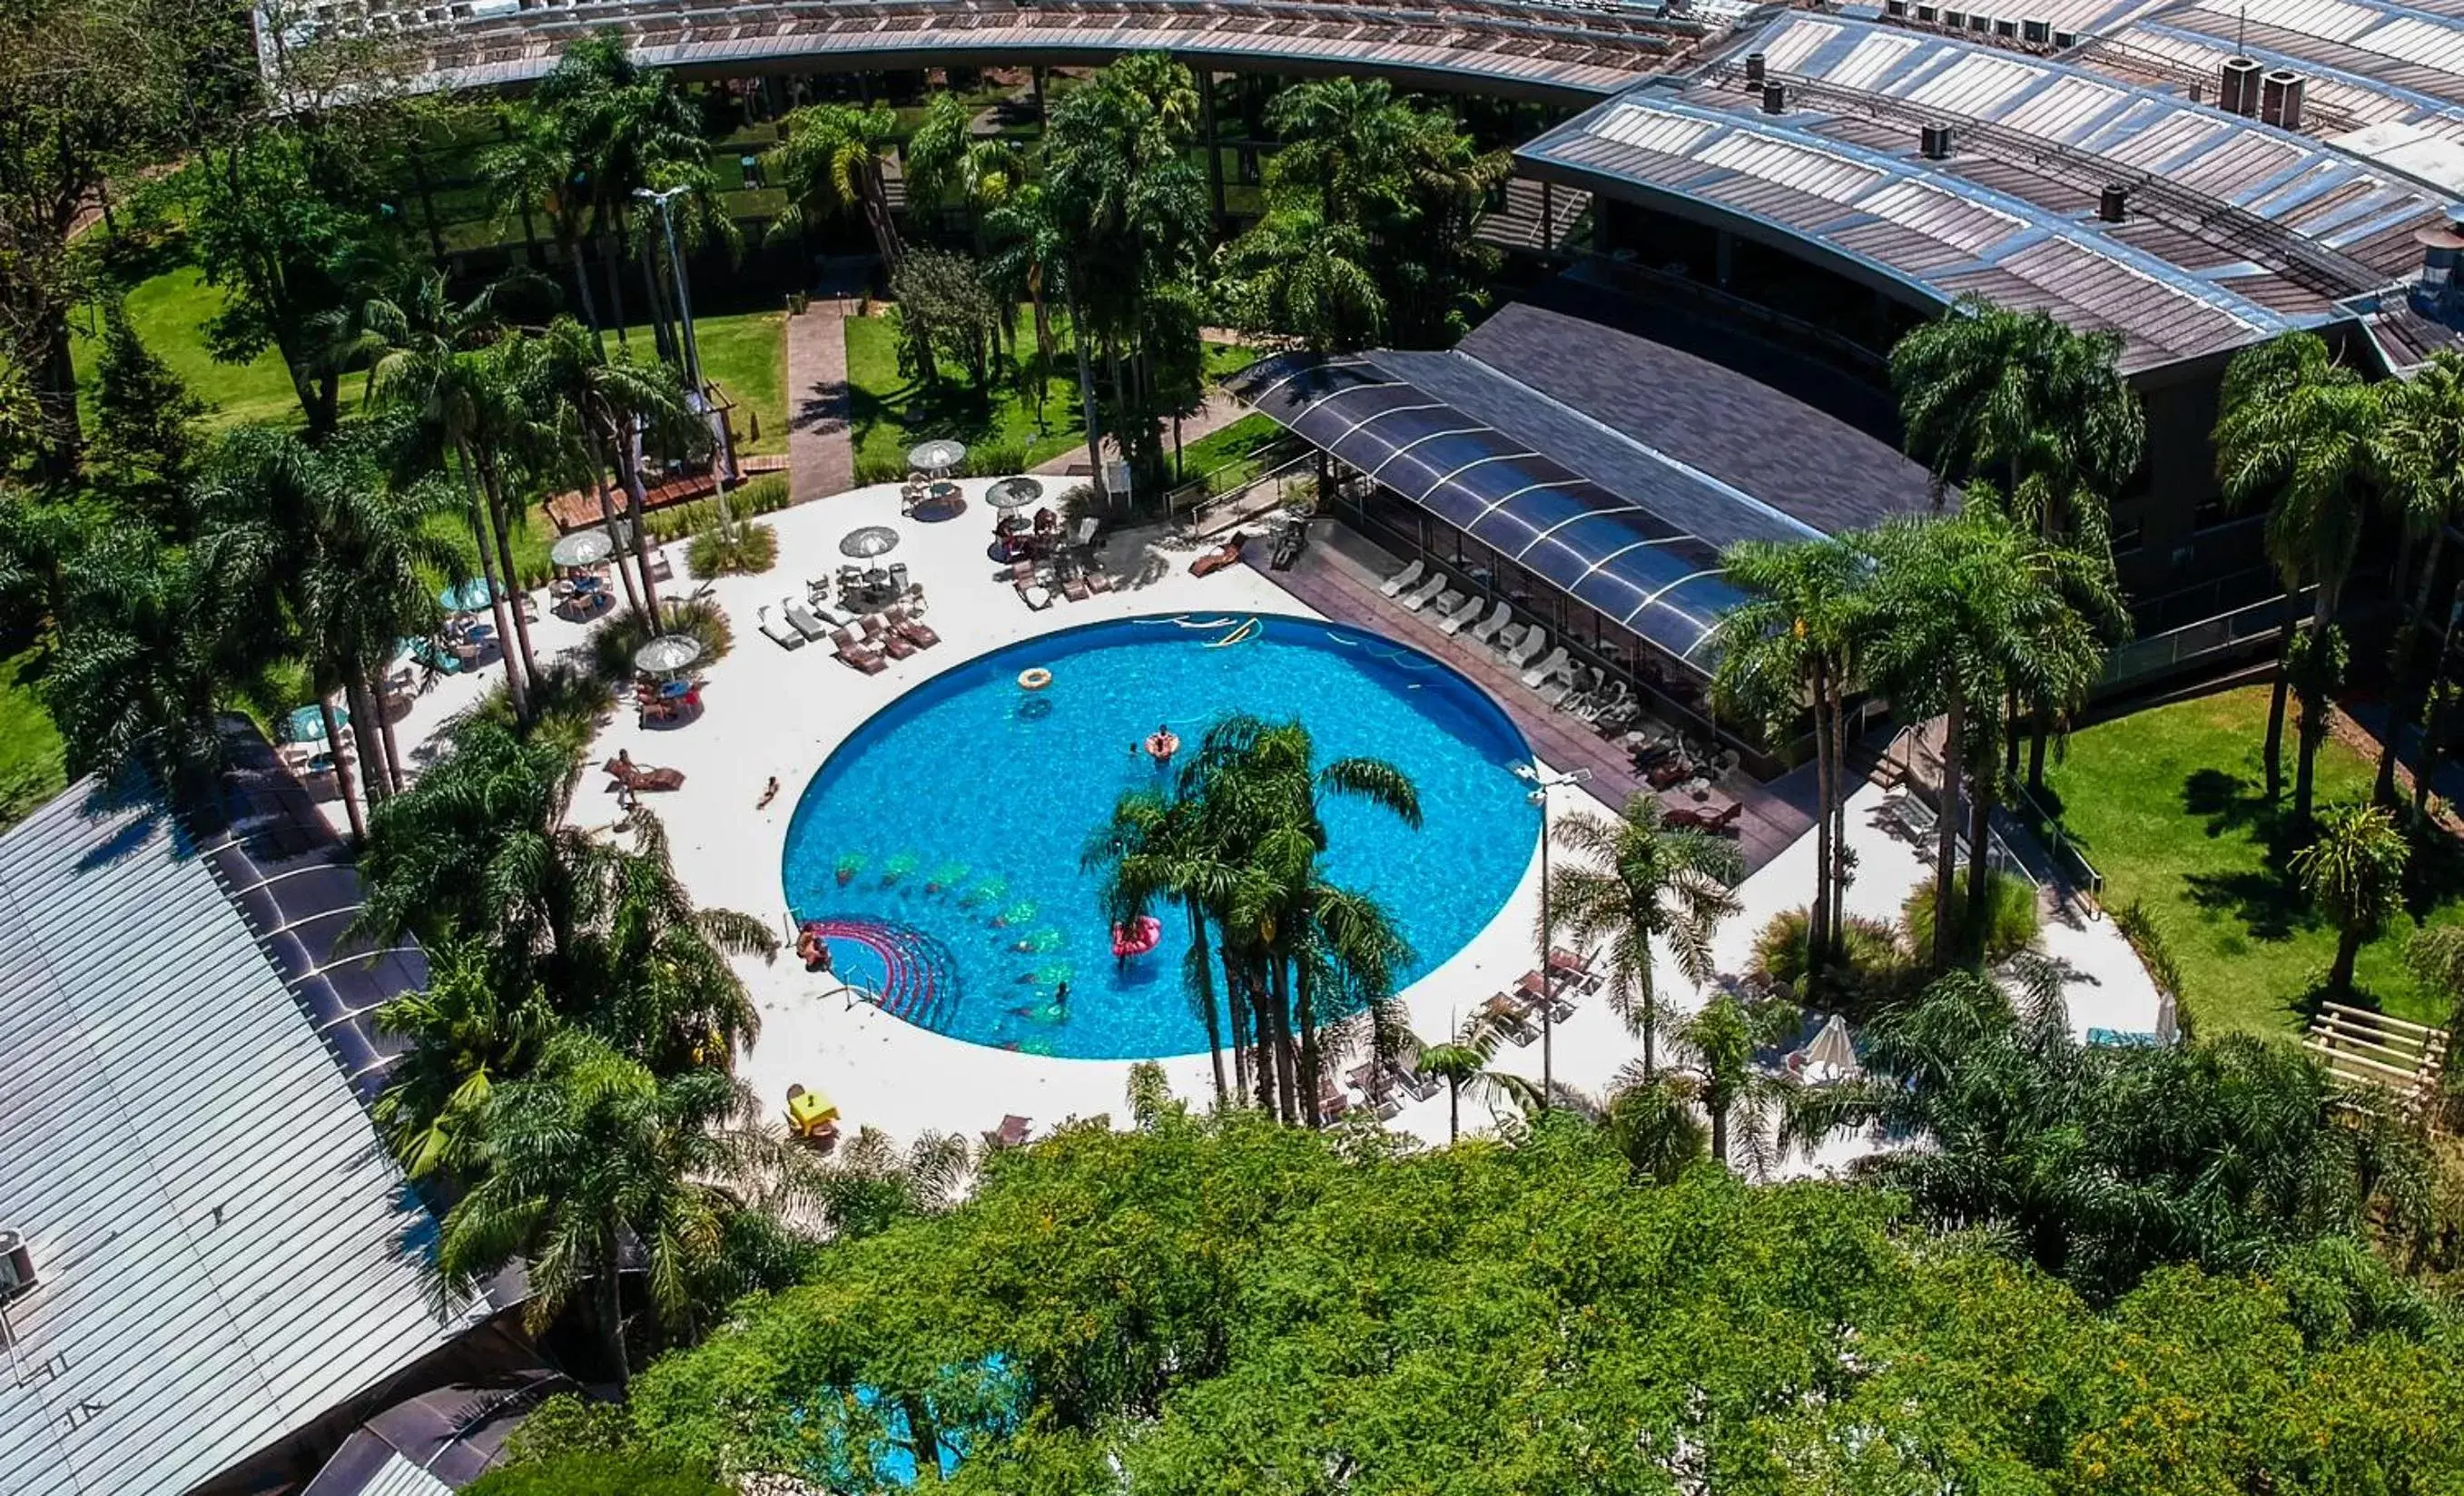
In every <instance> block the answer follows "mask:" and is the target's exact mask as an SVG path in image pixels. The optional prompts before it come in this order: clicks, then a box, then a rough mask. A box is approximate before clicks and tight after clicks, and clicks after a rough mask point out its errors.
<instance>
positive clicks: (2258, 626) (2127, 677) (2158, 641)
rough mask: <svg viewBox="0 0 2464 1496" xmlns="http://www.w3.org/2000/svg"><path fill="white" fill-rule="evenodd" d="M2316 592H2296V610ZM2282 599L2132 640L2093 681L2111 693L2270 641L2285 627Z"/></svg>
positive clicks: (2246, 606) (2268, 600) (2115, 654)
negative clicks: (2102, 673) (2116, 689)
mask: <svg viewBox="0 0 2464 1496" xmlns="http://www.w3.org/2000/svg"><path fill="white" fill-rule="evenodd" d="M2316 591H2317V589H2316V588H2315V587H2314V588H2306V589H2304V590H2303V592H2302V594H2301V606H2302V608H2303V610H2305V611H2306V610H2307V609H2308V607H2309V605H2310V599H2311V597H2312V595H2313V594H2314V593H2315V592H2316ZM2284 607H2285V604H2284V599H2282V598H2281V597H2272V598H2262V599H2260V600H2259V601H2258V602H2255V603H2251V604H2247V605H2243V606H2241V607H2237V608H2234V609H2233V611H2231V612H2228V613H2219V614H2217V615H2216V616H2215V617H2213V618H2205V619H2201V620H2200V621H2199V622H2197V623H2195V624H2186V625H2184V626H2183V627H2179V628H2175V629H2170V630H2168V631H2167V632H2165V633H2161V634H2155V635H2152V636H2150V637H2148V638H2145V639H2134V640H2132V641H2131V642H2130V643H2128V644H2125V645H2123V647H2122V648H2121V649H2116V650H2114V651H2113V654H2112V657H2111V658H2109V659H2107V660H2106V661H2105V662H2104V678H2103V679H2102V680H2101V681H2100V682H2098V684H2097V690H2098V691H2100V692H2107V691H2112V690H2114V689H2115V688H2117V687H2121V686H2125V685H2128V684H2130V683H2132V682H2134V681H2140V680H2145V679H2146V678H2147V677H2149V676H2151V675H2161V674H2163V673H2165V672H2166V671H2170V670H2173V669H2175V668H2177V667H2179V666H2182V665H2186V664H2189V662H2191V661H2193V660H2199V659H2204V658H2206V657H2208V656H2210V655H2213V654H2219V653H2222V652H2223V651H2225V650H2227V649H2240V648H2242V647H2244V646H2246V645H2252V644H2257V643H2260V642H2262V641H2264V640H2267V639H2271V638H2274V637H2275V636H2276V635H2277V632H2279V631H2280V630H2281V629H2282V628H2283V627H2284Z"/></svg>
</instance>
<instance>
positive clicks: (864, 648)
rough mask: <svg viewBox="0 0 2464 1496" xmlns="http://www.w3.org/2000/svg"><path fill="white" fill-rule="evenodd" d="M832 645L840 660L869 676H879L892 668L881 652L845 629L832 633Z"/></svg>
mask: <svg viewBox="0 0 2464 1496" xmlns="http://www.w3.org/2000/svg"><path fill="white" fill-rule="evenodd" d="M830 643H831V645H832V646H833V647H834V648H833V650H832V652H834V653H835V654H837V655H838V657H839V658H840V660H842V661H844V662H845V663H847V664H848V665H852V666H854V667H855V668H856V669H857V670H860V671H864V672H865V673H866V674H868V675H878V674H880V673H881V672H882V671H885V670H888V669H889V668H890V662H889V661H888V660H885V659H883V658H882V657H881V651H880V650H878V649H873V648H872V647H871V646H870V645H868V644H866V643H864V642H863V641H862V640H860V639H858V638H857V637H856V636H855V635H854V634H853V633H851V632H849V631H848V630H847V629H845V628H841V629H839V630H837V631H836V632H834V633H832V634H831V635H830Z"/></svg>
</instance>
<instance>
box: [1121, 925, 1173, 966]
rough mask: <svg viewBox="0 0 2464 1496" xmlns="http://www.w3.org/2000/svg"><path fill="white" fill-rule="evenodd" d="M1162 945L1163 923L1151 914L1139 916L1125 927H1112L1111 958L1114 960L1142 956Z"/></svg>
mask: <svg viewBox="0 0 2464 1496" xmlns="http://www.w3.org/2000/svg"><path fill="white" fill-rule="evenodd" d="M1162 943H1163V922H1162V921H1161V920H1159V919H1157V918H1155V916H1154V915H1153V914H1140V915H1139V916H1138V917H1137V918H1136V919H1134V920H1132V921H1131V922H1130V923H1129V925H1128V926H1127V927H1123V926H1121V925H1114V926H1113V927H1112V957H1113V959H1115V960H1123V961H1126V960H1128V959H1129V958H1130V957H1133V956H1144V955H1146V954H1147V953H1148V952H1149V951H1152V950H1154V949H1155V947H1156V946H1158V945H1161V944H1162Z"/></svg>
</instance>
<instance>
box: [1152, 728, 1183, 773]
mask: <svg viewBox="0 0 2464 1496" xmlns="http://www.w3.org/2000/svg"><path fill="white" fill-rule="evenodd" d="M1146 750H1147V757H1148V758H1150V759H1154V760H1155V762H1156V763H1157V764H1158V765H1161V764H1166V763H1170V762H1171V761H1172V756H1173V755H1174V754H1177V753H1178V752H1180V735H1178V734H1177V733H1175V732H1174V731H1173V730H1172V724H1171V723H1169V722H1159V723H1157V724H1155V732H1154V733H1153V734H1152V735H1150V736H1149V737H1148V738H1147V741H1146Z"/></svg>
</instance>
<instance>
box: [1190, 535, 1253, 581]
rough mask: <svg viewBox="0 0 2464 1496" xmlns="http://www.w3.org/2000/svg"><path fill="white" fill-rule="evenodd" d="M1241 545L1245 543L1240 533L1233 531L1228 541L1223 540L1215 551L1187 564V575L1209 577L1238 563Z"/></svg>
mask: <svg viewBox="0 0 2464 1496" xmlns="http://www.w3.org/2000/svg"><path fill="white" fill-rule="evenodd" d="M1243 543H1245V542H1244V541H1243V538H1242V536H1241V533H1240V532H1239V531H1237V530H1236V531H1234V532H1233V533H1232V538H1231V539H1228V540H1225V541H1224V542H1223V543H1222V544H1221V545H1219V546H1217V547H1216V548H1215V549H1213V550H1211V551H1208V552H1207V553H1206V554H1205V555H1203V556H1200V557H1199V558H1198V560H1196V561H1191V562H1190V563H1189V574H1190V575H1191V576H1193V577H1211V576H1213V575H1215V574H1216V573H1217V572H1219V571H1221V570H1222V569H1223V568H1224V567H1226V566H1229V565H1232V564H1233V563H1234V562H1236V561H1240V559H1241V547H1242V545H1243Z"/></svg>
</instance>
